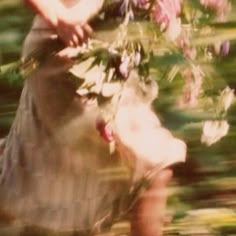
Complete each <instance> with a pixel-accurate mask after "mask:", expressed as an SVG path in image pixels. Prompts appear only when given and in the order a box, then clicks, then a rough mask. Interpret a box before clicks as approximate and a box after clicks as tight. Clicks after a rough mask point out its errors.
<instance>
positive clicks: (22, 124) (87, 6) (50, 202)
mask: <svg viewBox="0 0 236 236" xmlns="http://www.w3.org/2000/svg"><path fill="white" fill-rule="evenodd" d="M26 3H27V4H29V5H30V6H31V7H32V8H33V9H34V10H35V11H36V12H37V13H38V16H37V17H36V19H35V21H34V23H33V26H32V29H31V31H30V33H29V34H28V36H27V38H26V40H25V43H24V47H23V59H24V58H27V60H28V59H29V58H31V57H34V56H35V57H37V58H38V59H39V60H40V63H39V65H38V66H37V68H36V69H34V71H33V73H30V75H29V76H28V78H27V80H26V81H25V86H24V89H23V92H22V95H21V99H20V105H19V108H18V111H17V114H16V118H15V121H14V123H13V125H12V128H11V131H10V133H9V135H8V137H7V139H6V142H5V144H4V145H5V148H4V153H3V155H2V157H1V159H0V166H1V169H2V170H1V175H0V188H1V191H0V202H1V205H2V206H1V208H2V209H3V211H4V212H5V213H7V214H8V215H9V216H11V217H10V219H12V221H13V222H14V223H16V222H17V223H19V224H23V225H36V226H41V227H46V228H49V229H55V230H59V231H78V232H81V233H85V234H87V235H95V234H96V233H101V232H105V231H106V230H109V227H110V226H111V225H112V223H113V222H114V221H116V220H119V219H122V217H124V218H127V217H130V220H131V234H132V235H135V236H138V235H140V236H152V235H161V227H162V222H163V216H164V211H163V210H164V208H165V201H166V184H167V182H168V180H169V178H170V176H171V171H170V170H167V169H163V170H161V171H160V170H159V171H158V172H156V173H155V172H153V173H152V181H150V184H149V187H148V188H147V189H146V191H145V192H144V193H143V194H141V195H140V196H139V198H138V199H137V200H136V201H133V198H132V197H131V196H132V193H135V191H134V190H139V188H138V187H137V188H136V186H139V183H140V181H141V178H142V176H144V174H143V173H144V172H145V171H147V169H148V170H150V168H151V167H150V166H152V165H151V164H150V163H149V162H147V163H146V162H145V160H144V161H139V157H138V155H139V153H138V151H137V150H141V149H139V148H138V146H140V145H139V144H140V142H144V137H143V135H145V134H146V132H147V133H148V132H149V130H151V129H153V128H154V129H158V134H155V135H158V137H160V142H162V137H163V134H164V136H165V142H164V143H165V144H166V143H169V142H168V141H169V140H171V141H172V140H173V137H172V136H171V135H170V134H169V132H168V131H167V130H166V129H164V128H162V127H161V126H160V122H159V120H158V118H156V117H155V115H154V113H153V112H152V111H151V108H150V102H151V101H152V100H153V97H152V98H149V99H148V100H147V101H146V102H143V100H145V99H143V97H142V95H140V94H142V93H139V92H136V90H135V91H134V92H133V87H132V83H130V84H131V85H130V84H129V83H127V87H125V89H127V90H126V91H128V93H123V95H122V99H123V103H121V105H122V104H123V105H124V106H123V107H125V106H126V104H127V101H129V102H128V104H129V106H128V107H126V108H125V109H119V110H118V112H117V114H118V115H117V119H116V125H117V135H116V137H115V139H116V142H117V144H118V152H116V153H114V154H112V155H111V154H109V147H108V145H107V144H106V143H105V142H104V140H102V138H101V137H100V135H99V133H98V132H97V130H96V127H95V122H96V119H97V117H99V115H100V111H99V109H98V107H97V105H96V104H94V102H93V101H91V99H90V98H88V97H83V96H78V95H76V93H75V90H76V87H75V84H74V83H73V81H71V80H70V79H69V78H68V69H69V68H71V65H72V64H73V61H72V60H71V57H72V56H73V55H74V52H75V51H76V47H77V46H79V45H81V44H82V43H83V42H85V41H86V40H87V38H88V37H89V35H90V34H91V33H92V29H91V27H90V26H89V22H90V20H91V19H93V17H94V16H96V15H97V14H98V12H99V11H100V9H101V8H102V5H103V1H102V0H93V1H90V2H89V3H88V1H86V0H80V1H74V0H63V1H59V0H50V1H46V0H26ZM63 44H64V46H61V45H63ZM52 48H54V49H55V50H54V51H55V53H54V54H53V53H51V51H52ZM49 51H50V53H49ZM39 54H40V55H39ZM129 77H130V78H129V79H128V81H135V80H133V78H134V77H135V75H134V74H132V73H131V75H130V76H129ZM130 88H131V89H130ZM136 88H138V89H139V87H136ZM130 91H131V93H130ZM130 99H132V100H133V101H134V102H130ZM139 101H142V102H141V103H139ZM139 104H142V106H141V107H140V106H139ZM121 107H122V106H121ZM138 107H139V108H141V109H137V108H138ZM127 109H128V110H127ZM143 109H144V110H145V111H146V117H147V118H150V120H151V123H152V122H153V123H154V125H153V126H152V125H147V126H144V128H142V129H138V131H137V132H136V133H134V132H133V131H132V129H131V128H130V127H131V126H132V124H133V123H135V122H136V123H137V124H138V127H141V126H142V122H140V119H139V120H137V114H135V113H136V111H138V112H139V111H143ZM127 111H130V113H131V114H130V116H129V119H128V120H126V119H123V118H124V117H126V114H127ZM131 111H133V112H131ZM132 114H135V115H132ZM141 120H142V119H141ZM123 127H126V128H127V129H126V130H125V131H124V130H123ZM126 131H127V132H126ZM141 131H142V132H141ZM159 131H161V132H159ZM138 132H140V134H139V133H138ZM141 133H142V135H141ZM150 133H152V132H150ZM129 135H130V136H129ZM134 136H137V137H140V138H139V139H137V140H136V141H137V142H135V141H134V142H132V141H131V142H130V140H131V139H127V137H134ZM155 137H156V136H155ZM150 138H151V137H150ZM134 140H135V139H134ZM126 141H127V142H126ZM155 144H156V143H155ZM175 144H176V143H175ZM179 145H180V146H181V148H183V149H184V151H183V152H182V153H181V154H180V157H178V158H179V159H183V158H184V156H185V145H183V144H182V143H181V144H180V143H178V147H179ZM144 146H145V145H144ZM159 146H160V145H159ZM161 148H163V147H161V146H160V147H159V152H160V153H163V157H164V156H165V157H166V156H168V155H165V154H166V149H168V147H166V148H165V149H164V148H163V150H164V151H161ZM119 154H121V156H126V157H128V158H129V157H130V158H129V159H131V160H133V161H134V162H135V165H136V167H137V166H138V167H137V168H136V167H135V168H133V171H130V169H129V168H128V167H127V166H126V164H124V163H123V160H122V158H118V157H117V156H118V155H119ZM152 154H153V153H152ZM172 154H173V153H172ZM172 154H171V156H172ZM171 163H173V162H171V161H170V162H169V163H168V164H167V165H169V164H171ZM167 165H164V166H163V167H165V166H167ZM147 166H148V167H147ZM111 170H112V172H111ZM109 173H113V175H110V174H109ZM116 173H117V175H118V177H119V176H120V174H119V173H122V176H121V177H119V178H117V176H116V175H115V174H116ZM138 192H139V191H138Z"/></svg>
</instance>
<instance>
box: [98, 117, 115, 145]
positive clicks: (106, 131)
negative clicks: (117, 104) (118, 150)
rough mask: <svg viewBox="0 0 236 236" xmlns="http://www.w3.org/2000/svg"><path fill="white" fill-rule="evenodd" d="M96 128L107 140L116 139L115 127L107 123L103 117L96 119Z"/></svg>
mask: <svg viewBox="0 0 236 236" xmlns="http://www.w3.org/2000/svg"><path fill="white" fill-rule="evenodd" d="M96 129H97V130H98V132H99V133H100V135H101V137H102V138H103V139H104V140H105V141H106V142H108V143H110V142H112V141H114V134H113V129H112V127H111V125H110V124H109V123H106V122H105V121H104V120H103V119H98V120H97V121H96Z"/></svg>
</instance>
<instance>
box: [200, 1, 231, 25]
mask: <svg viewBox="0 0 236 236" xmlns="http://www.w3.org/2000/svg"><path fill="white" fill-rule="evenodd" d="M200 3H201V4H202V5H203V6H204V7H206V8H210V9H212V10H214V11H216V14H217V15H218V17H219V20H224V18H225V14H226V12H227V11H228V9H229V6H230V5H229V2H228V0H200Z"/></svg>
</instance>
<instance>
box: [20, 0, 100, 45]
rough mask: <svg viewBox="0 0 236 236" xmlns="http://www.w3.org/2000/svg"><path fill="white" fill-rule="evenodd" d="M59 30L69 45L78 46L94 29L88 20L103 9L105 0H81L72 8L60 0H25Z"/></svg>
mask: <svg viewBox="0 0 236 236" xmlns="http://www.w3.org/2000/svg"><path fill="white" fill-rule="evenodd" d="M24 2H25V3H26V4H28V5H30V6H31V7H32V9H33V10H34V11H35V12H36V13H37V14H39V15H40V16H41V17H42V18H44V20H45V21H46V22H47V23H48V24H49V25H50V26H51V27H52V28H54V29H55V30H56V31H57V34H58V36H59V37H60V38H61V39H62V40H63V41H64V43H65V44H66V45H67V46H71V47H76V46H78V45H79V44H81V43H82V42H83V41H84V40H86V38H87V36H88V35H89V34H91V32H92V29H91V27H90V26H89V25H88V21H89V20H90V19H91V18H93V17H94V16H95V15H96V14H97V13H98V12H99V11H100V9H101V7H102V5H103V0H93V1H89V2H88V1H86V0H80V1H78V3H77V4H75V5H74V6H73V7H71V8H67V7H65V6H64V5H63V4H62V3H61V2H60V1H59V0H24Z"/></svg>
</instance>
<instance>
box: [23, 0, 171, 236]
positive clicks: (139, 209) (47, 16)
mask: <svg viewBox="0 0 236 236" xmlns="http://www.w3.org/2000/svg"><path fill="white" fill-rule="evenodd" d="M24 1H25V3H27V4H28V5H29V6H30V7H31V8H33V10H34V11H35V12H36V13H37V14H39V15H40V16H41V17H42V18H43V19H44V20H45V21H46V22H47V23H48V24H49V25H50V27H51V28H53V29H54V30H55V31H56V32H57V34H58V37H59V38H60V39H61V40H62V41H63V42H64V43H65V46H66V47H77V46H79V45H80V44H81V43H83V42H84V41H85V40H86V39H87V38H88V37H89V35H90V34H91V33H92V28H91V27H90V25H89V21H90V20H91V19H92V18H93V17H94V16H95V15H96V14H97V13H98V12H99V11H100V9H101V7H102V5H103V1H104V0H90V1H88V0H80V1H78V2H77V3H76V4H73V6H70V7H67V6H66V5H64V4H63V3H62V2H60V1H59V0H24ZM88 2H89V3H88ZM170 177H171V171H170V170H164V171H161V172H160V173H159V174H158V175H156V176H155V178H154V180H153V182H152V184H151V186H150V188H149V189H148V190H147V191H146V192H145V193H144V194H143V195H142V196H141V197H140V199H139V201H138V202H137V204H136V205H135V206H134V209H133V212H132V214H131V235H132V236H158V235H161V234H162V233H161V228H162V220H163V216H164V208H165V204H166V198H167V193H166V185H167V183H168V181H169V179H170Z"/></svg>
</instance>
